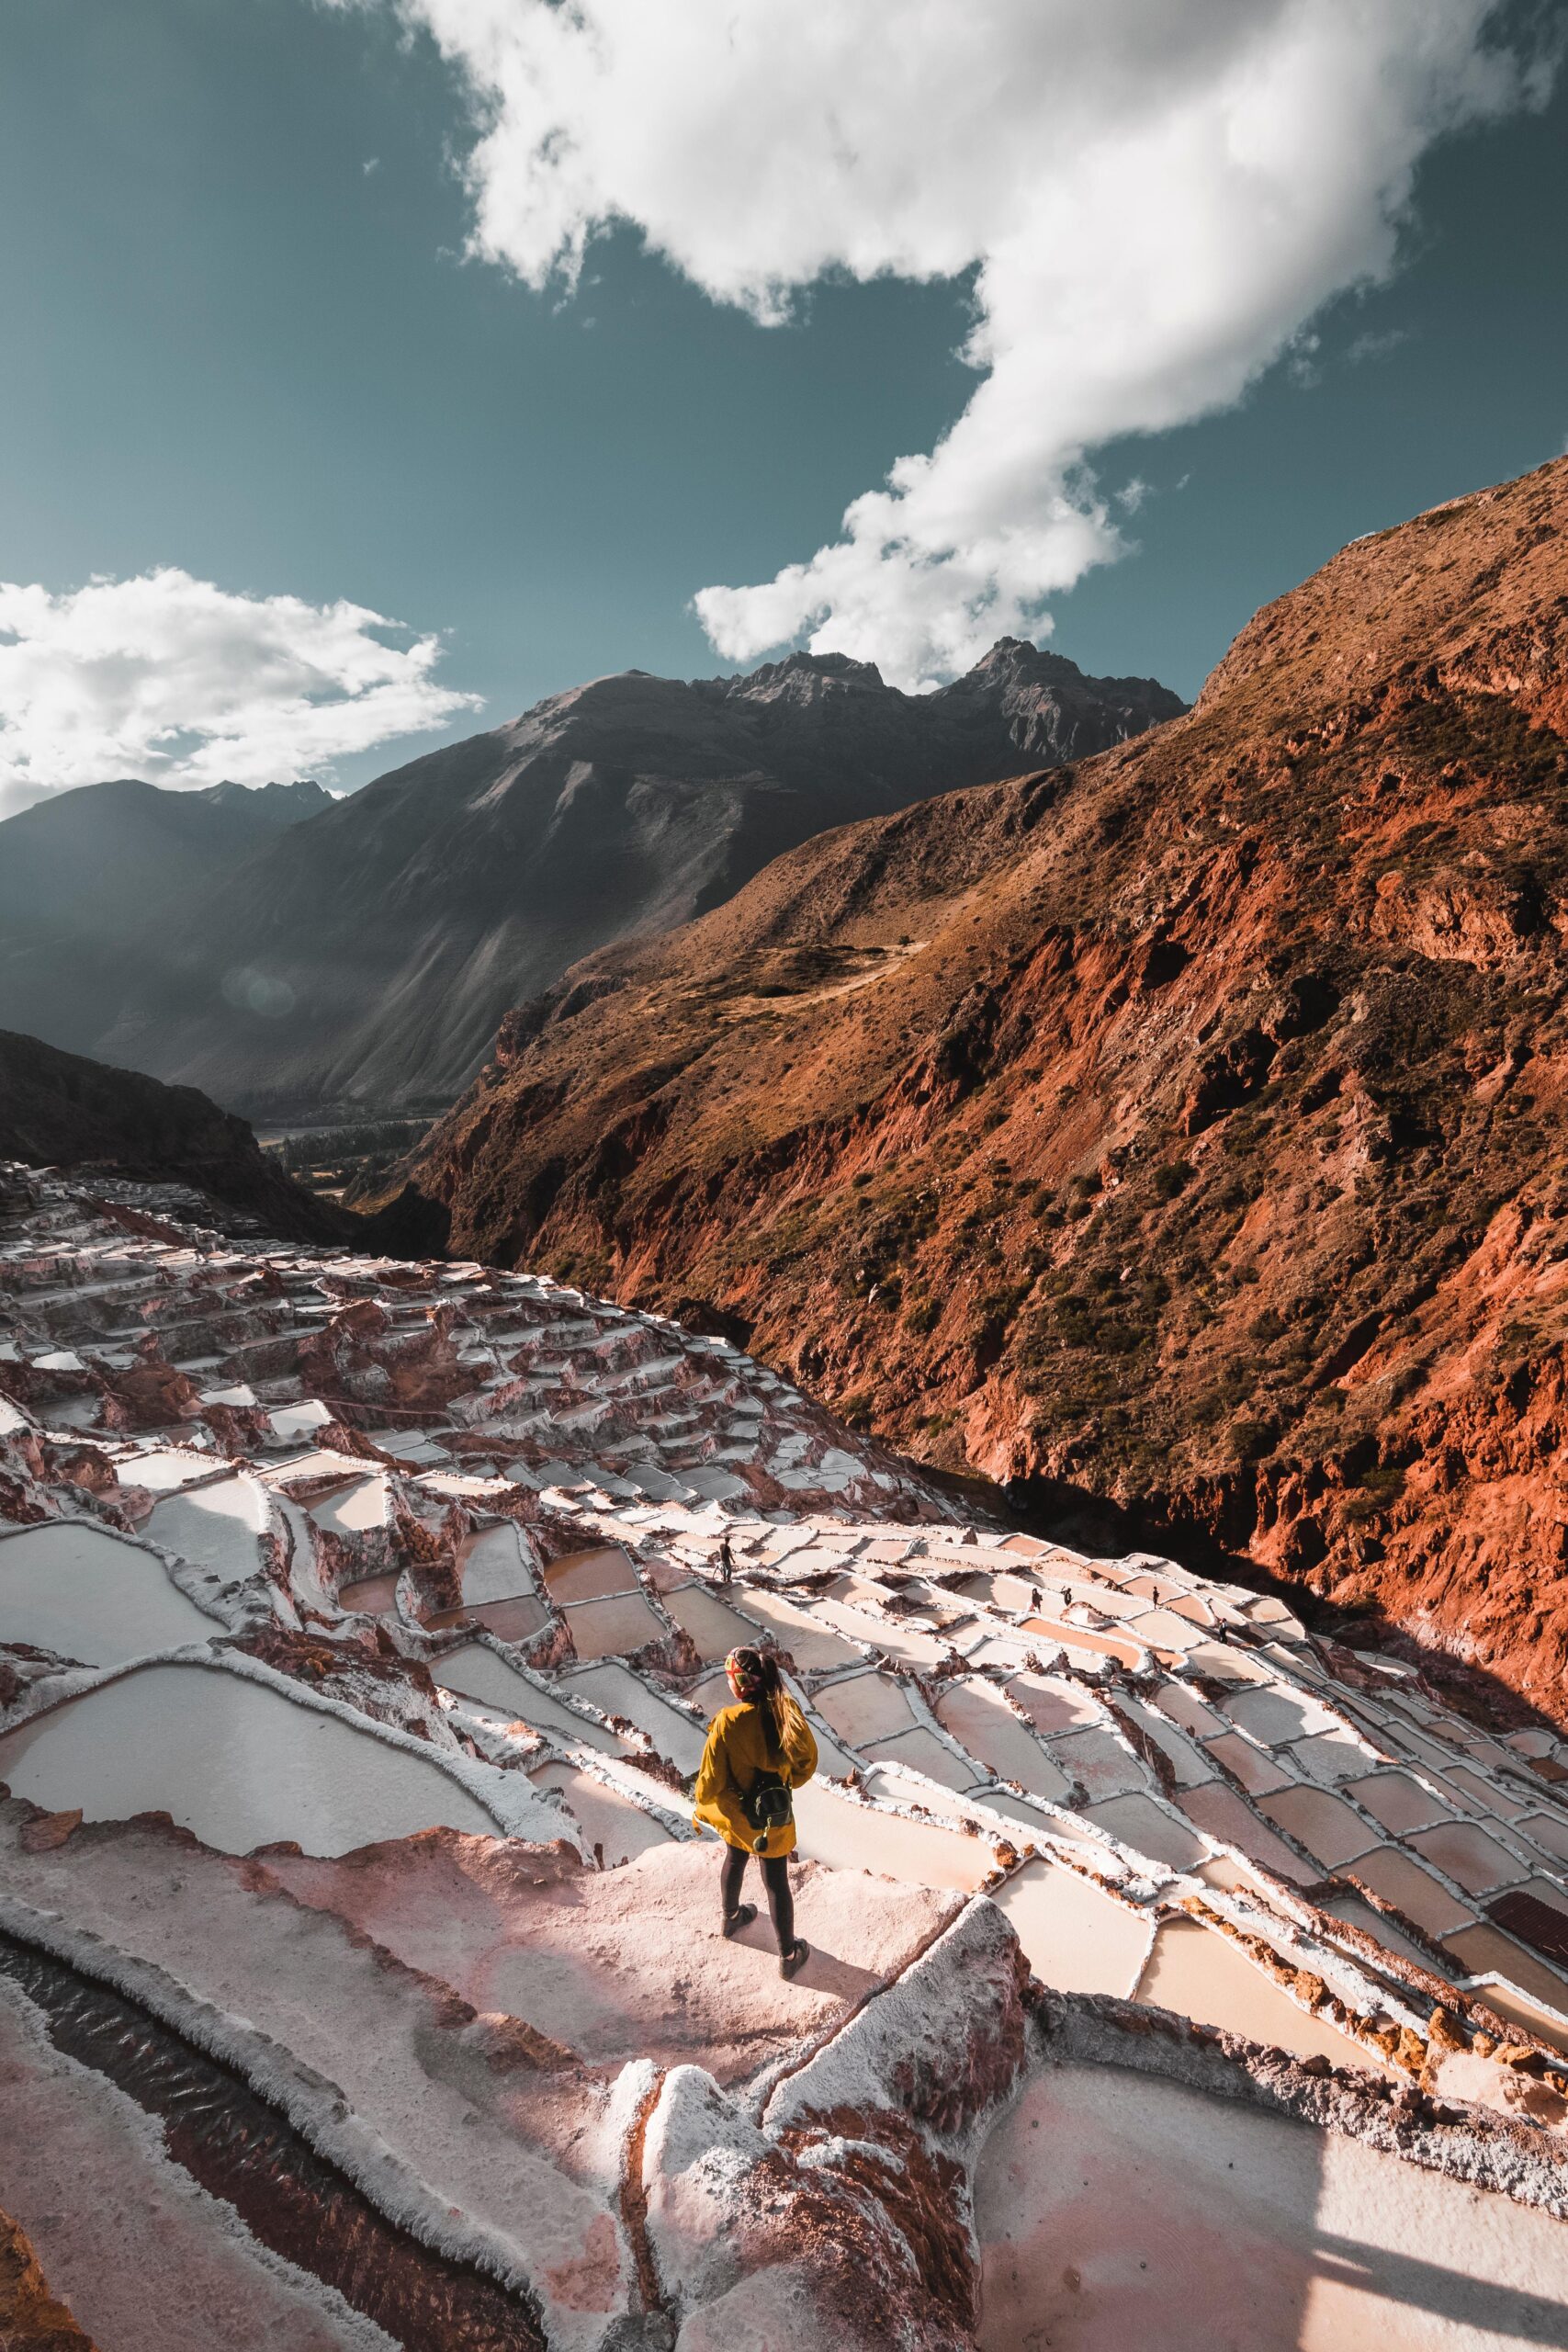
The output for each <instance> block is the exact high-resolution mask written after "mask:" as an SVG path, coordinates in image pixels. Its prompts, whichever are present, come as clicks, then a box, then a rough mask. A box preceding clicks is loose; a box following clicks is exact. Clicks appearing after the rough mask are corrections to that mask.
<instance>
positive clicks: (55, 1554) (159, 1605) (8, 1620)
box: [0, 1520, 224, 1666]
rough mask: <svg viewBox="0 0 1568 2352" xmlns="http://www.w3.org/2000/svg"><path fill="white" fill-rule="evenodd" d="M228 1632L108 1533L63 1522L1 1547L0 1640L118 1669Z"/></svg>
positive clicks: (146, 1555) (144, 1556) (137, 1550)
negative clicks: (128, 1662)
mask: <svg viewBox="0 0 1568 2352" xmlns="http://www.w3.org/2000/svg"><path fill="white" fill-rule="evenodd" d="M223 1630H224V1629H223V1627H222V1626H221V1625H220V1623H218V1621H217V1620H216V1619H215V1618H212V1617H209V1616H208V1615H207V1614H206V1612H205V1611H202V1610H200V1609H198V1608H197V1605H196V1603H195V1601H194V1600H186V1596H185V1594H184V1593H183V1592H181V1590H180V1589H179V1588H178V1586H177V1585H175V1584H172V1583H171V1582H170V1580H169V1575H168V1571H167V1569H166V1568H165V1567H164V1564H163V1562H162V1561H161V1560H157V1559H154V1558H153V1556H152V1553H150V1552H144V1551H142V1550H141V1546H140V1545H139V1544H127V1543H126V1542H125V1541H124V1540H123V1539H122V1538H121V1537H120V1536H118V1535H113V1534H111V1533H110V1532H108V1530H107V1528H102V1527H87V1526H83V1525H82V1524H80V1523H79V1522H78V1521H74V1520H57V1521H54V1522H53V1523H52V1524H51V1525H48V1526H43V1527H24V1528H23V1529H22V1530H21V1531H20V1532H18V1533H17V1534H15V1535H8V1536H6V1538H5V1539H4V1540H3V1541H0V1640H3V1641H7V1642H31V1643H33V1644H34V1645H35V1646H36V1647H37V1648H39V1649H41V1650H54V1651H57V1652H58V1653H59V1655H60V1656H61V1657H71V1658H75V1659H77V1660H79V1661H80V1663H81V1664H82V1665H84V1666H118V1665H120V1664H122V1663H123V1662H124V1660H125V1659H127V1658H132V1657H146V1655H147V1653H148V1652H149V1651H150V1650H171V1649H182V1648H184V1646H185V1645H186V1643H187V1642H205V1641H209V1640H211V1639H212V1637H213V1636H214V1635H215V1634H221V1633H222V1632H223Z"/></svg>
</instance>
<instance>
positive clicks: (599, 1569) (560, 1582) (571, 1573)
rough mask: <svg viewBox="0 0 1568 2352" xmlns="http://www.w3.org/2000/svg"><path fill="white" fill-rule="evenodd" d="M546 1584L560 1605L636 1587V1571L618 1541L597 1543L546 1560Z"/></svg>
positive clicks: (635, 1588)
mask: <svg viewBox="0 0 1568 2352" xmlns="http://www.w3.org/2000/svg"><path fill="white" fill-rule="evenodd" d="M545 1583H546V1585H547V1587H548V1589H549V1595H550V1599H551V1600H553V1601H555V1602H556V1603H557V1604H558V1606H561V1607H564V1606H565V1604H566V1603H567V1602H568V1601H573V1600H606V1599H607V1598H608V1597H609V1595H610V1594H611V1593H615V1592H636V1591H637V1570H636V1569H635V1568H634V1567H633V1566H632V1564H631V1562H630V1561H629V1560H628V1559H627V1557H626V1554H625V1553H624V1552H623V1551H622V1550H621V1548H620V1545H619V1544H598V1545H595V1547H594V1548H593V1550H592V1551H589V1552H566V1553H563V1554H562V1555H561V1557H560V1558H559V1559H558V1560H547V1562H546V1564H545ZM515 1589H516V1588H515V1587H513V1590H515ZM467 1590H468V1587H467V1584H466V1583H465V1585H464V1591H465V1593H466V1592H467Z"/></svg>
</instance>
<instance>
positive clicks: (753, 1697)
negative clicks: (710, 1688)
mask: <svg viewBox="0 0 1568 2352" xmlns="http://www.w3.org/2000/svg"><path fill="white" fill-rule="evenodd" d="M724 1663H725V1668H726V1670H727V1671H728V1673H730V1674H732V1675H733V1676H734V1678H735V1688H736V1690H737V1691H738V1692H739V1697H740V1700H741V1702H742V1703H743V1704H744V1705H746V1706H748V1707H757V1708H760V1709H761V1713H762V1719H763V1721H764V1723H765V1724H768V1725H769V1726H770V1728H771V1730H772V1731H773V1735H774V1738H775V1741H776V1742H777V1744H779V1745H781V1746H782V1745H783V1739H784V1679H783V1677H782V1676H781V1675H780V1673H779V1662H778V1660H777V1658H776V1657H774V1656H773V1652H772V1651H771V1650H753V1649H739V1650H731V1651H730V1653H729V1656H728V1657H727V1658H726V1659H725V1661H724Z"/></svg>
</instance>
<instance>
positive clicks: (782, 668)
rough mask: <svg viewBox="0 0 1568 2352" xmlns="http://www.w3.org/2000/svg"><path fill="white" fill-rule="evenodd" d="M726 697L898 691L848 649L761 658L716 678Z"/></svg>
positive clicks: (812, 697)
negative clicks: (755, 666) (757, 664)
mask: <svg viewBox="0 0 1568 2352" xmlns="http://www.w3.org/2000/svg"><path fill="white" fill-rule="evenodd" d="M714 686H716V687H717V688H718V690H719V692H720V693H721V694H722V695H724V696H725V698H726V699H727V700H731V699H733V700H738V701H739V700H743V701H746V702H784V701H788V702H818V701H820V700H821V699H822V697H823V696H824V695H829V694H843V693H845V692H849V693H854V692H856V691H860V692H867V691H869V692H870V693H873V694H876V695H891V694H895V693H897V688H896V687H893V686H890V685H888V684H887V682H886V679H885V678H884V677H883V674H882V673H881V671H880V670H879V669H878V668H877V666H876V664H875V662H857V661H855V659H854V658H853V656H852V655H851V654H848V653H804V652H799V651H796V652H794V653H786V654H785V655H784V657H783V659H782V660H781V661H778V662H763V663H762V664H761V668H760V669H756V670H751V671H748V672H747V673H746V674H745V675H744V676H741V677H734V678H718V679H715V680H714V681H713V682H712V684H710V685H709V688H708V691H709V692H710V693H711V692H712V691H713V687H714Z"/></svg>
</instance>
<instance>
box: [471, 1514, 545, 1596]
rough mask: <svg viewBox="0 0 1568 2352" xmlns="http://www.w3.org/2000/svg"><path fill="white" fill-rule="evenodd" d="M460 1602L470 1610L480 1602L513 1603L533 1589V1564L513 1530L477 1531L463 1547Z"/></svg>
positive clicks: (514, 1529) (487, 1529) (517, 1534)
mask: <svg viewBox="0 0 1568 2352" xmlns="http://www.w3.org/2000/svg"><path fill="white" fill-rule="evenodd" d="M460 1566H461V1569H462V1579H463V1585H462V1589H463V1599H464V1600H465V1602H466V1603H467V1604H468V1606H469V1607H470V1608H472V1607H473V1606H474V1605H475V1604H476V1603H478V1602H479V1601H484V1600H515V1599H516V1598H517V1597H518V1595H519V1594H521V1593H531V1592H532V1591H533V1590H534V1588H535V1577H534V1564H533V1561H532V1559H531V1558H530V1557H529V1556H528V1555H526V1554H525V1551H524V1549H523V1538H522V1536H521V1534H520V1533H519V1532H518V1530H517V1529H516V1528H515V1527H512V1526H510V1525H507V1524H505V1523H504V1522H503V1523H502V1525H501V1526H499V1527H481V1528H480V1529H479V1532H478V1533H477V1534H476V1535H471V1536H470V1537H469V1538H468V1543H467V1544H465V1545H464V1546H463V1552H462V1557H461V1562H460Z"/></svg>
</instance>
